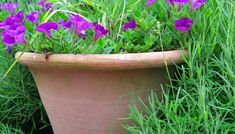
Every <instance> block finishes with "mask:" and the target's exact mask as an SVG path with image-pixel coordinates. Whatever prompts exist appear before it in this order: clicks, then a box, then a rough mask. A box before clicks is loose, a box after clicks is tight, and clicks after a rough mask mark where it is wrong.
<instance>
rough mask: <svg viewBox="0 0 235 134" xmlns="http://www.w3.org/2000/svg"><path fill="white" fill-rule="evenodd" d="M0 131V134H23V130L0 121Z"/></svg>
mask: <svg viewBox="0 0 235 134" xmlns="http://www.w3.org/2000/svg"><path fill="white" fill-rule="evenodd" d="M0 132H1V134H23V132H22V131H21V130H20V129H14V128H12V127H10V126H8V125H4V124H2V123H0Z"/></svg>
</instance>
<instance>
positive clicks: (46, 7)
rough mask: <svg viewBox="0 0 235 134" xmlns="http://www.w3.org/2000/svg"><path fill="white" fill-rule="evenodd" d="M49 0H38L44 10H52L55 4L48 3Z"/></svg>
mask: <svg viewBox="0 0 235 134" xmlns="http://www.w3.org/2000/svg"><path fill="white" fill-rule="evenodd" d="M46 2H47V0H41V1H39V2H38V5H39V6H40V7H42V9H43V10H44V11H48V10H50V9H51V8H52V6H53V4H52V3H50V2H49V3H46Z"/></svg>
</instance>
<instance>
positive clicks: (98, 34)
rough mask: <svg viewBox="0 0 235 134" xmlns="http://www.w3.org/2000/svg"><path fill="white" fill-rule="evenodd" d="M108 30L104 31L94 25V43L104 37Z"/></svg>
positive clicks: (101, 27) (102, 28)
mask: <svg viewBox="0 0 235 134" xmlns="http://www.w3.org/2000/svg"><path fill="white" fill-rule="evenodd" d="M108 32H109V31H108V30H106V29H105V28H104V27H103V26H101V25H99V24H96V25H95V37H94V41H97V40H98V39H99V38H102V37H104V36H105V35H107V34H108Z"/></svg>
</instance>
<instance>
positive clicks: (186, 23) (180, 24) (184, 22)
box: [174, 18, 193, 33]
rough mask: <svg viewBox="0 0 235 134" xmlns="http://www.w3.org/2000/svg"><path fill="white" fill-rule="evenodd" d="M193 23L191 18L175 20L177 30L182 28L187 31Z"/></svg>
mask: <svg viewBox="0 0 235 134" xmlns="http://www.w3.org/2000/svg"><path fill="white" fill-rule="evenodd" d="M192 24H193V21H192V20H191V19H190V18H182V19H180V20H176V21H175V24H174V27H175V29H176V30H180V31H182V32H183V33H185V32H187V31H188V30H189V29H190V28H191V25H192Z"/></svg>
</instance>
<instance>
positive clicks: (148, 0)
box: [146, 0, 157, 7]
mask: <svg viewBox="0 0 235 134" xmlns="http://www.w3.org/2000/svg"><path fill="white" fill-rule="evenodd" d="M155 2H157V0H147V2H146V6H147V7H149V6H151V5H152V4H154V3H155Z"/></svg>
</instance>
